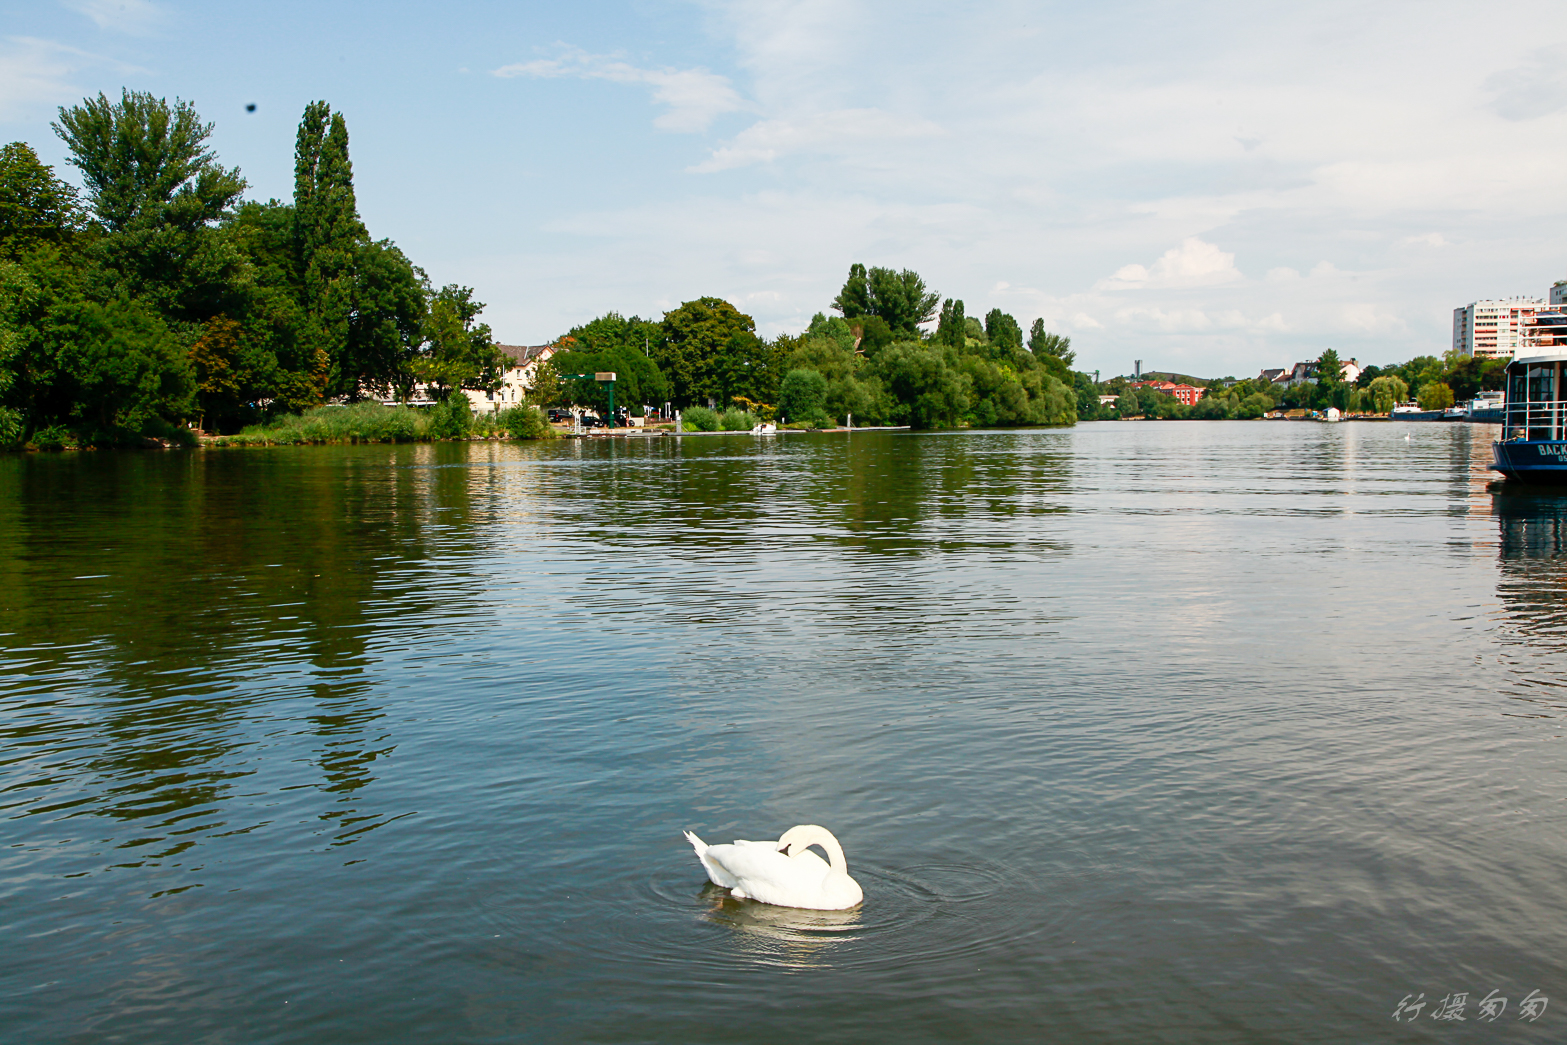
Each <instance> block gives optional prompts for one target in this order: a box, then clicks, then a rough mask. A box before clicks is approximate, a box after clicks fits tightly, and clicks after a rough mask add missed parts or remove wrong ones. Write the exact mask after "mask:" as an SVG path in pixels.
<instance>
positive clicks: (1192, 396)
mask: <svg viewBox="0 0 1567 1045" xmlns="http://www.w3.org/2000/svg"><path fill="white" fill-rule="evenodd" d="M1132 387H1133V388H1151V389H1153V390H1154V391H1156V392H1164V393H1166V394H1167V395H1172V396H1174V397H1175V401H1176V402H1178V403H1182V404H1184V405H1186V406H1195V405H1196V404H1197V400H1199V399H1201V398H1202V397H1203V396H1204V395H1206V394H1207V392H1208V390H1207V389H1206V388H1198V387H1196V386H1195V385H1178V384H1175V383H1174V382H1173V381H1133V382H1132Z"/></svg>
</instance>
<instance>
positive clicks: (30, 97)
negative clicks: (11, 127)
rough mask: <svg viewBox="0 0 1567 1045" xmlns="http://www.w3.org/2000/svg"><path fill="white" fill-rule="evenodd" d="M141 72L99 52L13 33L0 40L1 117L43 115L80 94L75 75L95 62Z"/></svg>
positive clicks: (94, 64) (123, 69) (6, 118)
mask: <svg viewBox="0 0 1567 1045" xmlns="http://www.w3.org/2000/svg"><path fill="white" fill-rule="evenodd" d="M104 65H108V66H112V67H115V68H117V69H119V70H121V71H122V72H140V71H141V70H138V69H135V68H133V67H131V66H126V65H122V64H121V63H118V62H114V61H111V60H110V59H107V58H103V57H101V56H99V55H95V54H91V53H90V52H87V51H83V50H79V49H78V48H75V47H67V46H66V45H64V44H60V43H56V42H54V41H53V40H38V39H34V38H32V37H26V36H12V37H8V38H6V40H5V42H4V44H0V120H19V119H22V118H24V117H26V116H28V115H29V114H37V115H42V114H44V113H48V112H50V111H51V110H52V109H53V108H54V107H55V106H57V105H61V104H63V103H66V102H70V101H73V100H76V99H79V98H81V96H82V93H83V92H82V88H81V87H80V86H78V85H77V84H76V83H75V82H74V77H75V75H76V74H77V73H79V72H81V71H82V70H85V69H88V68H92V67H94V66H104Z"/></svg>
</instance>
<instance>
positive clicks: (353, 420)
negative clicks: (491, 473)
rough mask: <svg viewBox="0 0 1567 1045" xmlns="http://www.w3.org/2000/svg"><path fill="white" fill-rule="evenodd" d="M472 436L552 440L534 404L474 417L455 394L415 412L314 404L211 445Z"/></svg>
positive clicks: (404, 440)
mask: <svg viewBox="0 0 1567 1045" xmlns="http://www.w3.org/2000/svg"><path fill="white" fill-rule="evenodd" d="M473 436H502V437H508V438H512V439H553V438H555V430H554V429H552V428H551V427H550V426H549V422H548V421H547V420H546V419H545V417H544V415H543V413H542V412H540V411H539V410H538V408H537V407H532V406H516V407H512V408H511V409H509V410H503V411H501V412H500V413H499V414H496V415H494V416H493V417H491V416H489V415H481V416H477V417H476V416H474V414H473V413H472V411H471V410H470V409H469V407H468V400H467V397H465V396H461V395H454V396H452V397H451V399H449V400H447V401H446V402H445V403H442V404H440V405H437V406H433V407H428V408H425V409H419V410H414V409H411V408H409V407H405V406H390V407H389V406H382V405H381V404H379V403H355V404H353V405H351V406H318V407H316V408H315V409H314V410H307V411H305V412H304V413H302V414H288V415H285V416H283V417H279V418H275V419H274V420H272V421H268V422H267V423H266V424H260V425H251V426H250V427H248V428H245V429H244V430H242V431H241V432H239V433H238V434H237V435H226V436H220V437H218V438H217V439H214V440H212V443H211V445H213V446H298V445H304V444H317V445H320V444H326V443H420V442H434V441H437V440H441V439H467V438H471V437H473Z"/></svg>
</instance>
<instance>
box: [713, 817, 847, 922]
mask: <svg viewBox="0 0 1567 1045" xmlns="http://www.w3.org/2000/svg"><path fill="white" fill-rule="evenodd" d="M686 841H688V842H690V843H691V848H693V849H695V850H696V858H697V859H698V860H700V861H702V867H703V868H704V869H706V871H707V877H708V879H709V880H710V881H712V883H713V884H714V885H719V886H723V887H724V888H725V889H728V890H729V895H731V896H733V897H734V898H735V899H736V900H746V899H750V900H760V901H761V902H762V903H770V904H773V905H775V906H777V907H804V908H808V909H810V910H814V911H842V910H846V909H848V908H850V907H853V906H854V905H855V904H857V903H859V902H860V901H861V900H863V899H864V898H865V894H864V893H863V892H862V891H861V890H860V886H859V883H858V882H856V881H855V880H854V879H853V878H850V877H849V862H848V861H847V860H845V859H844V857H843V846H841V845H839V844H838V840H837V839H836V838H834V837H833V836H832V832H831V831H829V830H827V829H826V828H825V827H817V826H816V825H815V824H801V825H799V826H798V827H791V828H789V830H787V831H785V832H784V833H783V837H781V838H779V839H778V841H776V842H748V841H745V840H744V839H739V840H737V841H736V842H735V843H734V844H733V845H708V844H707V843H706V842H704V841H702V840H701V839H700V838H698V837H697V836H696V835H694V834H692V833H691V832H690V831H687V832H686ZM813 845H819V846H821V847H822V850H823V851H824V852H826V854H827V859H826V860H823V859H822V858H821V857H819V856H817V855H816V854H815V853H813V852H811V850H810V848H809V847H810V846H813Z"/></svg>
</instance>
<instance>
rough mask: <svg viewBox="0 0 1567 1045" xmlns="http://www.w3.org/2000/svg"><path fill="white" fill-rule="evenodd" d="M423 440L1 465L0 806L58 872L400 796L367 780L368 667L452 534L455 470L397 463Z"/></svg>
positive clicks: (356, 827) (355, 823)
mask: <svg viewBox="0 0 1567 1045" xmlns="http://www.w3.org/2000/svg"><path fill="white" fill-rule="evenodd" d="M456 449H461V448H456ZM443 450H445V448H433V447H428V446H425V447H414V448H409V447H402V448H395V449H393V448H388V449H386V450H384V451H371V450H365V451H360V452H357V453H346V454H345V453H325V454H317V455H315V457H314V459H308V458H301V457H300V456H299V454H298V453H297V452H296V453H294V454H291V455H290V454H286V453H278V452H275V451H273V452H267V451H262V452H241V453H201V454H179V455H153V454H147V455H132V456H128V455H119V454H100V455H91V454H82V455H74V456H43V455H32V456H28V457H22V458H13V459H11V460H9V461H7V462H5V464H6V467H5V468H4V469H0V504H3V505H4V506H5V507H4V508H3V509H0V635H3V638H0V711H3V713H4V714H3V717H0V738H3V742H0V746H3V748H4V749H5V750H6V751H7V756H6V760H5V761H6V770H7V775H8V776H9V777H10V778H11V780H12V783H11V784H10V786H9V787H8V788H7V790H6V793H5V795H4V797H3V799H0V814H3V815H4V816H6V817H9V818H24V819H25V820H27V821H28V822H29V825H28V826H26V827H24V828H23V830H25V831H26V832H28V837H29V839H30V840H31V841H32V842H34V843H35V844H39V845H43V844H49V843H53V844H58V845H65V846H67V847H68V848H70V849H71V850H72V851H73V852H74V855H75V859H74V861H73V862H74V863H75V864H76V867H75V873H77V874H91V873H93V872H95V871H97V870H101V869H104V868H106V867H125V866H136V867H139V866H156V865H159V864H165V865H170V866H186V867H190V865H192V864H196V865H199V863H200V860H201V858H200V857H199V856H198V855H196V854H190V853H189V852H188V851H189V850H192V849H193V848H196V847H198V846H200V845H202V844H203V843H204V842H206V841H208V840H210V839H213V838H218V837H228V836H231V835H234V834H244V833H248V832H252V831H256V830H260V829H273V830H276V829H278V828H277V826H276V825H278V824H280V823H282V822H283V820H282V818H283V817H285V816H286V817H287V822H288V823H289V824H299V823H303V822H306V821H309V820H314V821H316V822H318V823H320V824H321V825H322V827H321V828H319V829H317V830H316V831H313V832H311V834H323V835H324V836H325V839H326V844H328V845H331V846H339V845H346V844H349V843H351V842H353V841H355V840H357V839H360V838H363V837H364V836H365V834H366V833H367V832H369V831H372V830H374V829H375V828H377V827H379V826H381V825H383V824H386V823H388V822H390V821H391V820H393V819H396V818H398V817H400V816H403V815H408V813H409V812H410V811H409V810H399V809H395V808H390V807H388V806H387V805H386V804H385V803H384V802H383V801H382V800H380V799H378V798H377V796H376V794H375V789H374V788H373V787H372V786H371V785H373V784H374V783H375V781H376V779H377V770H376V765H375V763H376V762H377V761H378V760H382V759H385V758H387V757H388V756H390V755H391V754H392V752H393V751H394V750H395V748H396V743H395V741H394V739H393V738H392V736H391V733H390V729H389V727H388V726H387V716H386V711H385V709H384V708H383V707H382V706H381V705H380V703H379V702H378V701H377V699H376V698H375V693H376V692H377V690H376V687H375V681H376V679H375V672H376V669H377V665H378V664H379V663H380V662H382V661H383V660H384V659H385V656H386V655H387V654H388V652H389V650H391V651H395V649H396V645H397V643H396V633H397V631H398V629H399V628H400V627H406V626H410V625H411V623H412V622H415V621H417V619H418V618H419V616H420V615H421V614H424V613H426V612H427V611H429V610H431V609H432V608H433V607H435V606H437V605H440V604H442V603H443V602H449V601H450V598H451V592H452V587H451V584H450V583H449V582H450V581H451V578H447V581H448V583H443V584H432V583H431V577H430V571H428V569H427V564H428V562H429V561H430V560H431V559H432V558H433V557H435V555H436V554H437V553H436V549H435V547H434V542H435V537H436V535H437V534H438V535H439V542H440V552H439V553H440V555H441V556H443V557H451V556H453V555H454V554H455V555H457V556H459V557H460V556H462V555H463V553H464V552H465V550H466V549H467V548H468V546H469V544H470V542H471V540H472V536H471V535H472V532H473V531H472V528H471V525H472V522H473V519H472V516H473V507H472V504H471V503H470V499H469V496H468V485H467V482H466V474H467V473H466V470H461V469H456V470H454V469H440V468H420V467H408V465H417V464H419V463H438V459H439V454H440V453H442V452H443ZM445 452H450V451H449V450H446V451H445ZM306 453H307V454H308V453H310V451H306ZM420 458H424V459H427V460H424V461H422V462H421V460H420ZM398 465H401V466H402V467H398ZM389 466H390V467H389ZM302 765H303V766H311V767H313V768H314V775H313V778H309V777H301V776H300V773H299V770H300V767H301V766H302ZM308 794H315V795H317V796H318V797H317V798H316V799H314V800H309V799H307V798H305V797H304V796H306V795H308ZM84 817H92V818H100V819H101V820H103V821H109V822H113V823H117V824H119V825H120V826H118V827H114V828H110V829H108V830H107V831H105V830H103V829H102V828H97V827H92V828H86V827H84V826H77V827H74V828H73V827H70V826H69V825H68V824H66V823H65V821H71V820H78V821H79V820H80V818H84ZM34 818H36V819H34ZM83 836H88V837H92V838H96V839H97V841H96V843H92V844H88V843H83V842H81V841H80V839H81V838H82V837H83ZM306 844H308V843H306ZM182 854H184V855H183V856H182ZM176 860H178V861H180V862H179V863H178V864H174V863H172V862H173V861H176ZM189 887H190V886H189V885H182V886H180V887H179V888H182V889H183V888H189Z"/></svg>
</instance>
